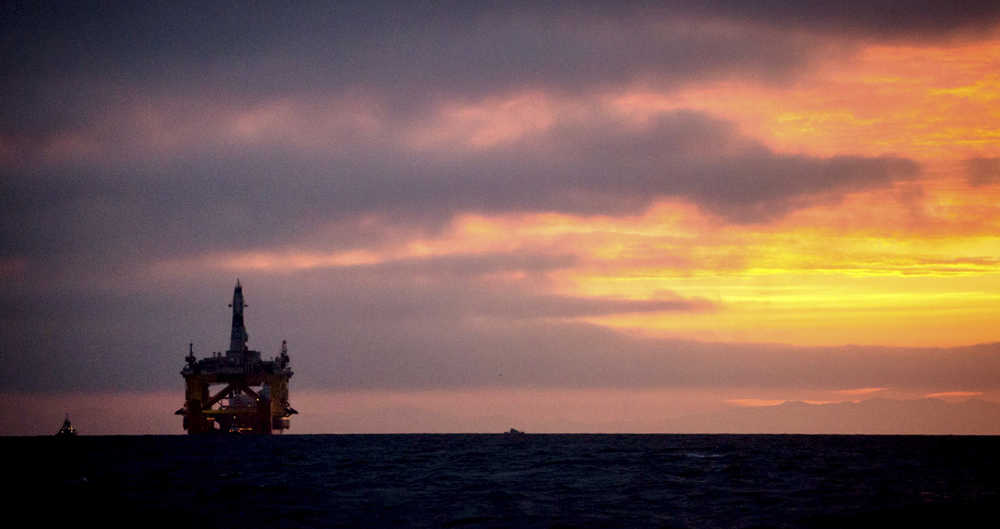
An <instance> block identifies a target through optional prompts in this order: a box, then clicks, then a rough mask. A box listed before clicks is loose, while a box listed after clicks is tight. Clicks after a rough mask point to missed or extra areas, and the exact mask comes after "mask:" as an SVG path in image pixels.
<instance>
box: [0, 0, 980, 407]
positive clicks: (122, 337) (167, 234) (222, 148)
mask: <svg viewBox="0 0 1000 529" xmlns="http://www.w3.org/2000/svg"><path fill="white" fill-rule="evenodd" d="M410 4H411V3H409V2H398V3H373V2H357V3H347V4H343V3H341V4H333V5H328V4H327V3H326V2H322V3H316V4H315V5H313V4H310V5H308V6H302V5H298V4H297V5H295V6H292V7H291V8H281V7H266V8H247V9H242V8H241V9H235V10H228V9H226V8H224V7H220V6H219V5H215V4H213V5H210V6H204V5H202V4H201V3H191V4H188V5H181V4H180V3H177V2H164V3H157V4H155V5H152V6H147V5H143V6H137V5H129V4H122V5H118V6H112V7H107V6H94V5H73V6H67V5H45V4H38V3H8V4H6V6H5V7H4V8H2V11H0V13H2V15H3V16H0V18H2V19H3V21H4V22H2V24H3V25H2V26H0V36H2V40H0V45H2V49H3V52H2V53H0V91H2V94H3V95H4V97H3V99H2V101H0V241H2V244H0V282H2V283H0V285H2V286H3V288H2V292H0V318H2V322H3V329H4V332H3V333H2V334H3V336H2V337H0V352H2V360H3V361H2V362H0V366H2V367H0V389H2V390H25V391H54V390H61V389H79V390H108V389H111V390H117V389H135V390H142V389H162V388H174V387H176V386H177V385H178V384H179V378H178V375H177V371H178V370H179V368H180V364H181V359H182V357H183V355H184V354H185V353H186V350H185V345H186V343H187V340H188V339H189V338H190V339H192V340H194V341H195V342H196V346H197V347H198V348H199V349H198V351H199V353H200V354H207V353H208V352H209V351H211V350H214V349H216V348H219V347H221V346H222V345H224V343H225V340H224V338H225V336H227V335H228V329H227V327H226V326H227V325H228V321H227V315H226V311H225V302H226V301H227V298H228V297H229V296H230V295H231V291H230V290H229V289H230V288H231V285H232V282H233V279H234V278H233V277H232V276H233V275H234V274H233V273H232V272H231V271H229V270H226V271H219V270H217V269H216V270H213V271H212V272H211V273H206V274H205V275H202V276H199V277H197V278H192V277H189V276H186V275H185V274H177V275H170V274H164V275H156V274H151V273H150V272H149V271H150V270H152V269H154V268H155V266H156V265H157V264H158V263H162V262H168V261H169V262H178V261H183V260H184V259H196V258H199V257H204V256H215V255H222V254H226V253H227V252H228V253H232V252H236V251H244V250H264V249H270V248H275V247H278V248H289V247H295V246H298V247H302V246H308V247H310V248H312V249H315V250H317V251H324V250H331V249H338V250H345V249H360V250H364V249H366V248H369V247H371V246H373V245H374V244H377V243H379V242H381V241H383V240H384V238H387V237H392V236H400V235H399V234H400V233H403V234H426V233H435V232H437V231H439V230H442V229H444V227H446V226H448V224H449V223H450V222H451V221H452V220H453V219H454V218H456V216H457V215H460V214H463V213H482V214H509V213H545V212H555V213H565V214H579V215H608V216H611V217H617V218H624V217H628V216H634V215H638V214H641V213H642V212H644V211H646V210H647V208H649V207H650V206H651V205H652V204H653V203H654V202H656V201H657V200H662V199H675V200H679V201H681V202H684V203H688V204H691V205H693V206H694V207H695V208H696V209H697V210H698V211H700V212H702V213H704V214H705V215H706V216H707V217H709V218H711V219H713V221H715V222H718V223H720V225H723V226H725V225H732V226H742V225H748V224H763V223H767V222H772V221H775V220H780V219H781V218H783V217H785V216H787V215H789V214H790V213H793V212H795V211H798V210H800V209H802V208H805V207H808V206H811V205H815V204H820V203H824V204H825V203H837V201H839V200H842V199H843V198H844V197H845V196H846V195H848V194H850V193H853V192H857V191H865V190H872V189H888V188H890V187H891V186H893V185H894V184H898V183H900V182H907V181H912V180H914V179H917V178H919V177H920V176H921V174H922V170H923V168H922V166H921V164H919V163H917V162H916V161H914V160H913V159H910V158H908V157H906V156H905V155H887V156H865V155H859V154H856V153H850V152H845V153H840V154H838V155H834V156H818V155H809V154H789V153H783V152H777V151H775V150H774V149H773V148H770V147H768V146H766V145H765V144H763V143H762V142H761V141H759V140H756V139H754V138H752V137H749V136H748V135H747V134H746V133H745V132H742V131H740V130H739V129H738V127H736V126H735V125H734V124H733V123H731V122H729V121H727V120H726V119H725V118H722V117H719V116H714V115H709V114H708V113H706V112H703V111H698V110H693V109H684V108H680V109H673V110H670V111H665V112H663V113H661V114H660V115H658V116H657V117H655V118H654V119H650V120H646V121H642V120H639V121H636V120H630V119H627V118H626V117H623V116H622V115H621V114H616V113H614V112H611V111H609V110H608V108H607V106H606V105H603V104H602V103H601V101H604V99H603V98H605V97H606V96H607V94H611V93H615V92H616V91H620V90H624V89H626V88H628V87H645V88H648V89H650V90H655V91H659V92H661V93H668V94H669V93H670V92H671V91H672V90H678V89H680V88H682V87H687V86H691V85H694V84H697V83H701V82H708V81H719V80H726V79H736V78H739V79H749V80H750V81H751V82H753V83H758V84H763V85H787V84H792V83H795V82H796V81H797V80H799V79H801V78H802V77H803V76H807V75H808V74H809V72H810V71H812V69H814V68H815V67H816V64H817V62H819V61H821V60H824V59H829V58H831V57H840V58H843V57H850V56H852V54H853V53H855V52H856V51H857V49H858V47H859V45H860V44H861V43H871V42H892V43H898V42H904V43H906V42H913V43H916V42H928V41H947V40H949V39H965V38H973V37H975V36H976V35H979V34H981V33H982V32H984V31H987V30H989V29H991V28H994V27H996V23H997V20H998V17H1000V7H998V6H997V4H996V3H995V2H981V3H975V2H974V3H966V4H962V8H961V9H959V8H956V7H955V6H954V5H952V4H950V3H944V2H847V3H844V2H841V3H837V4H836V5H832V4H831V5H826V4H824V5H822V6H812V7H809V6H803V5H800V3H798V2H755V3H752V4H751V3H744V2H711V3H691V4H689V3H686V2H666V3H660V2H656V3H651V4H652V5H647V4H646V3H642V2H636V3H632V2H627V3H625V4H624V5H618V4H617V3H605V2H597V3H593V4H592V5H585V6H582V7H581V6H577V5H573V6H561V5H558V4H556V5H552V4H547V5H546V6H541V7H540V6H537V5H536V3H534V2H530V3H525V4H524V5H518V6H509V5H504V6H501V7H480V4H479V3H470V2H456V3H445V4H443V5H435V6H432V7H414V6H412V5H410ZM750 5H752V6H753V7H752V8H751V7H748V6H750ZM518 98H526V99H527V100H528V101H529V103H530V104H529V105H528V106H529V107H530V109H532V110H531V111H529V112H527V114H528V115H530V116H533V117H534V118H537V120H538V121H537V122H535V121H532V120H529V119H527V118H525V119H523V120H522V119H517V120H514V121H515V122H516V125H517V126H518V127H522V128H518V129H517V130H516V131H514V132H512V133H510V134H509V136H505V135H500V136H489V137H486V138H479V137H478V136H475V135H474V134H472V133H471V132H470V130H471V129H470V128H469V127H466V126H465V125H462V124H459V125H455V124H454V123H452V122H451V121H449V119H452V118H454V117H455V116H456V115H457V116H459V117H462V116H465V115H466V114H463V113H462V112H461V110H462V109H468V108H476V109H479V108H496V107H499V108H501V109H502V108H506V107H504V106H503V105H502V104H500V103H502V102H504V101H507V100H512V99H513V100H520V99H518ZM498 102H500V103H498ZM532 105H535V106H532ZM536 107H537V110H536ZM456 109H458V110H456ZM470 112H471V111H470ZM463 119H464V118H463ZM525 122H531V123H534V125H532V126H524V123H525ZM463 123H464V122H463ZM472 128H474V127H472ZM968 168H969V172H970V179H971V181H972V182H973V183H976V184H986V183H989V182H992V181H994V180H995V179H996V175H995V174H994V173H995V172H996V171H995V169H996V159H995V158H981V159H975V160H972V161H970V162H969V166H968ZM371 219H377V222H376V224H375V225H377V226H379V227H380V229H371V228H370V226H372V223H371V222H368V221H369V220H371ZM383 228H384V229H383ZM391 234H394V235H391ZM400 237H403V238H405V235H402V236H400ZM574 262H575V256H574V255H572V254H567V255H557V256H552V255H549V254H539V255H533V254H522V255H516V256H511V255H507V254H502V253H501V254H497V253H492V254H489V255H483V254H476V255H470V256H466V257H459V258H452V259H400V260H394V261H389V262H385V263H381V264H375V265H366V264H362V265H356V266H330V267H326V268H320V269H317V270H311V271H308V272H302V273H297V274H264V273H258V274H256V275H253V274H251V275H250V276H249V277H247V276H244V284H245V285H246V286H247V292H248V296H249V297H250V300H251V306H252V309H251V311H250V312H249V316H248V324H249V326H250V335H251V345H252V346H254V347H256V348H259V349H261V350H264V351H265V352H266V353H270V352H272V351H275V350H276V349H277V347H278V344H280V340H281V339H282V338H290V339H292V352H293V358H294V359H295V362H296V365H301V366H309V367H308V368H304V369H302V371H301V372H300V373H299V374H298V375H296V383H297V384H302V385H303V386H306V387H323V388H339V389H352V388H389V389H410V388H449V387H480V386H510V387H652V386H684V385H698V386H711V385H736V384H743V385H747V384H757V385H761V386H782V385H801V386H807V387H818V386H823V385H829V380H831V379H836V380H837V384H838V385H840V386H841V387H867V386H884V385H897V386H904V385H908V386H913V387H923V386H925V385H926V386H930V385H933V384H934V383H936V384H947V383H951V382H954V384H955V385H961V386H962V387H963V388H966V389H972V390H981V389H996V388H998V387H1000V349H998V348H997V347H995V346H982V347H979V348H974V349H968V350H963V351H961V353H962V354H961V355H959V354H956V353H955V352H954V351H943V350H942V351H938V350H919V351H902V350H895V349H888V348H886V349H874V348H853V349H844V350H840V349H838V350H828V349H807V348H802V349H790V348H788V347H785V346H774V347H772V346H764V345H753V346H751V345H726V346H716V345H706V344H700V343H695V342H685V341H662V340H653V339H648V338H636V337H632V336H627V335H624V334H621V333H617V332H615V331H611V330H609V329H607V328H604V327H600V326H598V325H595V324H587V323H581V321H580V318H587V317H600V316H607V315H613V314H634V313H650V314H653V313H655V314H662V315H663V316H664V317H670V316H671V315H672V314H686V313H693V312H698V313H705V312H711V311H713V310H717V309H718V308H719V307H718V303H717V302H716V301H713V300H706V299H701V298H696V297H695V298H692V297H684V296H681V295H677V294H675V293H673V292H670V291H664V292H663V293H662V295H661V296H660V297H659V298H658V299H652V300H641V301H637V300H628V299H619V298H605V297H593V296H586V295H582V294H581V295H578V296H577V295H561V294H551V293H547V292H546V290H545V287H546V286H547V285H548V283H547V282H546V281H547V273H548V272H550V271H555V270H561V269H564V268H566V267H569V266H571V265H572V264H573V263H574ZM509 273H516V274H520V276H522V277H527V278H528V280H525V281H522V282H514V283H510V284H506V283H497V282H495V281H492V280H490V279H489V278H490V277H491V274H509ZM257 300H261V301H262V303H261V304H260V306H259V307H258V305H257V304H256V301H257ZM258 310H259V312H257V311H258ZM901 358H905V361H901V360H900V359H901ZM861 366H865V368H864V369H860V367H861Z"/></svg>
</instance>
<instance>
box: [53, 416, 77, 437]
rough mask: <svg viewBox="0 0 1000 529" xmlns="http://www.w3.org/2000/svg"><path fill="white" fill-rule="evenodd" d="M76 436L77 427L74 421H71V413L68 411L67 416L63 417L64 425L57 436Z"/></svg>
mask: <svg viewBox="0 0 1000 529" xmlns="http://www.w3.org/2000/svg"><path fill="white" fill-rule="evenodd" d="M75 436H76V427H74V426H73V423H71V422H70V421H69V414H68V413H67V414H66V418H65V419H63V423H62V427H61V428H59V431H58V432H56V437H75Z"/></svg>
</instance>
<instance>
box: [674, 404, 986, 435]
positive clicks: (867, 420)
mask: <svg viewBox="0 0 1000 529" xmlns="http://www.w3.org/2000/svg"><path fill="white" fill-rule="evenodd" d="M666 431H668V432H678V433H680V432H689V433H693V432H699V433H803V434H957V435H961V434H966V435H1000V404H996V403H993V402H987V401H985V400H981V399H970V400H966V401H962V402H957V403H952V402H946V401H944V400H941V399H933V398H927V399H914V400H892V399H869V400H864V401H861V402H857V403H855V402H840V403H833V404H809V403H805V402H798V401H789V402H785V403H784V404H779V405H776V406H761V407H750V408H737V409H732V410H727V411H724V412H718V413H710V414H704V415H694V416H688V417H682V418H678V419H672V420H670V421H668V422H667V425H666Z"/></svg>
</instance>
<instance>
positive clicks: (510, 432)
mask: <svg viewBox="0 0 1000 529" xmlns="http://www.w3.org/2000/svg"><path fill="white" fill-rule="evenodd" d="M507 435H524V432H522V431H521V430H518V429H517V428H511V429H510V430H508V431H507Z"/></svg>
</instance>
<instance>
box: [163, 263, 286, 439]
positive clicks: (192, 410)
mask: <svg viewBox="0 0 1000 529" xmlns="http://www.w3.org/2000/svg"><path fill="white" fill-rule="evenodd" d="M229 306H230V307H231V308H232V309H233V320H232V321H233V323H232V329H231V331H230V335H229V336H230V340H229V350H228V351H226V353H225V354H224V355H223V354H222V353H220V352H215V353H212V356H210V357H207V358H202V359H198V358H196V357H195V355H194V344H190V345H189V346H188V355H187V357H185V361H186V365H185V366H184V368H183V369H182V370H181V376H183V377H184V382H185V386H186V389H185V397H184V407H182V408H181V409H179V410H177V411H176V412H175V413H176V414H177V415H183V416H184V422H183V425H184V429H185V430H187V432H188V433H189V434H201V433H255V434H270V433H272V432H273V431H274V430H277V431H278V432H279V433H280V432H281V431H282V430H285V429H287V428H288V427H289V422H290V421H289V417H290V416H291V415H293V414H296V413H298V412H297V411H295V409H294V408H292V407H291V406H290V405H289V403H288V381H289V379H290V378H291V377H292V374H293V373H292V369H291V367H290V360H289V357H288V344H287V343H286V342H285V341H284V340H282V342H281V352H280V354H279V355H278V356H277V357H276V358H274V359H272V360H262V359H261V353H260V351H254V350H251V349H250V348H248V347H247V341H248V340H249V334H248V333H247V330H246V324H245V323H244V320H243V309H244V308H246V307H247V304H246V303H245V301H244V299H243V287H242V285H240V281H239V279H237V280H236V287H235V288H234V289H233V302H232V303H231V304H230V305H229ZM212 386H222V389H220V390H219V391H216V392H214V393H213V391H212Z"/></svg>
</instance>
